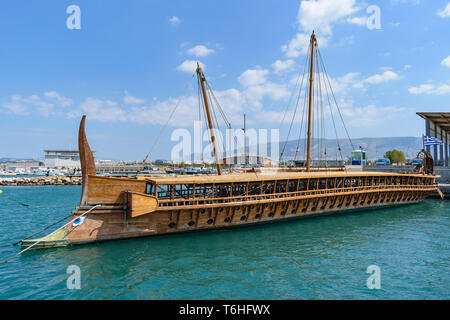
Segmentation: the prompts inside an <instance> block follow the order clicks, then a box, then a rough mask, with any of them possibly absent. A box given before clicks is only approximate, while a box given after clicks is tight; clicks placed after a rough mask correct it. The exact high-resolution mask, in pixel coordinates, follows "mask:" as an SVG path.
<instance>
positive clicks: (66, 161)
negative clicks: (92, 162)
mask: <svg viewBox="0 0 450 320" xmlns="http://www.w3.org/2000/svg"><path fill="white" fill-rule="evenodd" d="M44 165H45V166H46V167H47V168H62V167H64V168H80V167H81V164H80V154H79V152H78V150H44Z"/></svg>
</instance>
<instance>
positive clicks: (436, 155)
mask: <svg viewBox="0 0 450 320" xmlns="http://www.w3.org/2000/svg"><path fill="white" fill-rule="evenodd" d="M417 115H419V116H420V117H422V118H423V119H424V120H425V135H426V136H430V137H435V138H437V139H439V140H441V141H442V142H443V144H441V145H435V146H426V147H425V149H426V150H427V151H428V152H429V153H431V155H432V156H433V159H434V165H435V166H441V167H449V165H450V161H449V154H450V150H449V148H450V112H417Z"/></svg>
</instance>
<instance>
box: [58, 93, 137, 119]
mask: <svg viewBox="0 0 450 320" xmlns="http://www.w3.org/2000/svg"><path fill="white" fill-rule="evenodd" d="M82 114H86V115H87V116H88V117H89V118H90V119H93V120H98V121H102V122H116V121H127V120H128V117H127V114H126V112H125V110H123V109H122V108H121V107H120V106H119V105H118V104H117V103H116V102H114V101H111V100H102V99H96V98H92V97H88V98H86V100H85V101H84V102H83V103H82V104H81V106H80V108H79V109H76V110H72V111H70V112H68V113H67V117H68V118H74V117H79V116H81V115H82Z"/></svg>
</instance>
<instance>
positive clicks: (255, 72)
mask: <svg viewBox="0 0 450 320" xmlns="http://www.w3.org/2000/svg"><path fill="white" fill-rule="evenodd" d="M268 73H269V71H268V70H263V69H248V70H246V71H244V72H243V73H242V74H241V75H240V76H239V77H238V81H239V83H240V84H241V85H242V86H243V87H249V86H254V85H258V84H262V83H264V82H266V81H267V78H266V77H267V75H268Z"/></svg>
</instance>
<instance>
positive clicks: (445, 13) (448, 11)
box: [436, 2, 450, 18]
mask: <svg viewBox="0 0 450 320" xmlns="http://www.w3.org/2000/svg"><path fill="white" fill-rule="evenodd" d="M436 14H437V15H438V16H439V17H441V18H448V17H450V2H449V3H447V5H446V6H445V8H444V9H443V10H438V11H437V12H436Z"/></svg>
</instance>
